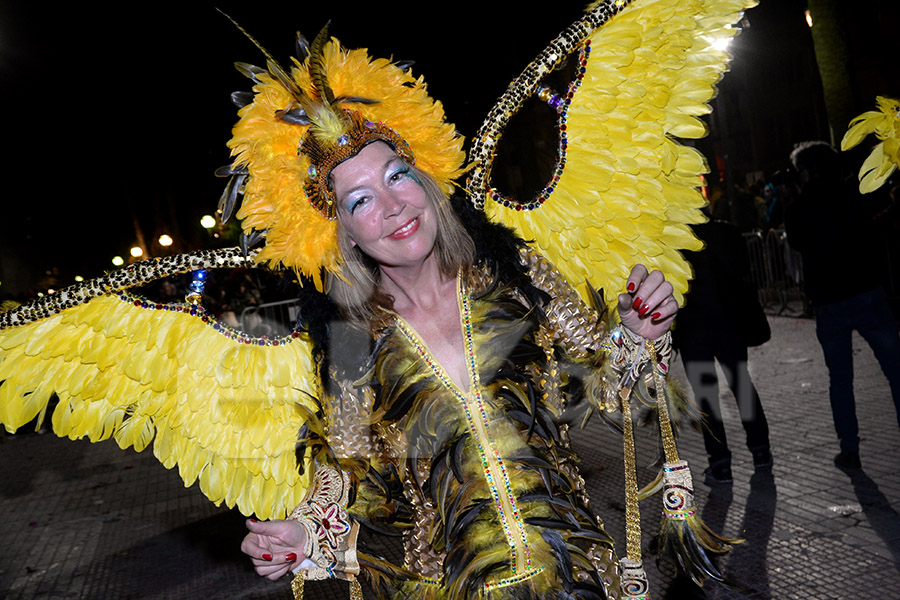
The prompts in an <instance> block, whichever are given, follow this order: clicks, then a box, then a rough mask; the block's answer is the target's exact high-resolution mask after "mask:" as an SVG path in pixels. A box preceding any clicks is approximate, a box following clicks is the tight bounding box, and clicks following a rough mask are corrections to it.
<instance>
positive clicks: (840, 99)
mask: <svg viewBox="0 0 900 600" xmlns="http://www.w3.org/2000/svg"><path fill="white" fill-rule="evenodd" d="M842 3H843V2H842V0H808V2H807V5H808V7H809V13H810V16H812V21H813V26H812V38H813V45H814V47H815V51H816V62H817V63H818V65H819V74H820V76H821V78H822V89H823V92H824V95H825V109H826V111H827V112H828V123H829V126H830V129H831V143H832V144H835V145H838V144H840V141H841V138H843V137H844V133H845V132H846V131H847V125H848V123H849V122H850V120H851V119H852V118H853V117H854V116H855V115H854V114H853V91H852V87H851V80H850V71H849V64H850V53H849V50H848V48H847V34H846V31H845V29H844V20H843V19H842V16H841V13H842V9H841V4H842Z"/></svg>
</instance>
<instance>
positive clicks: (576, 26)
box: [466, 0, 631, 209]
mask: <svg viewBox="0 0 900 600" xmlns="http://www.w3.org/2000/svg"><path fill="white" fill-rule="evenodd" d="M630 3H631V0H605V1H602V2H598V3H597V5H596V6H595V7H594V8H593V9H592V10H591V11H590V12H588V13H586V14H585V15H584V17H582V18H581V19H580V20H578V21H577V22H575V23H573V24H572V25H571V26H570V27H569V28H567V29H566V30H565V31H563V32H562V33H561V34H560V35H559V36H557V38H556V39H554V40H553V41H552V42H550V44H549V45H548V46H547V47H546V48H544V50H543V51H542V52H541V53H540V54H539V55H538V56H537V57H536V58H535V59H534V60H533V61H532V62H531V63H530V64H529V65H528V66H527V67H526V68H525V70H524V71H522V73H521V74H520V75H519V76H518V77H517V78H516V79H515V81H513V82H512V83H511V84H510V86H509V87H508V88H507V90H506V92H505V93H504V94H503V96H501V97H500V99H499V100H498V101H497V102H496V104H494V107H493V108H492V109H491V111H490V112H489V113H488V115H487V118H486V119H485V121H484V124H483V125H482V126H481V128H480V129H479V130H478V133H477V135H476V136H475V137H474V138H473V145H472V150H471V152H470V153H469V158H470V162H471V163H472V164H474V165H475V166H474V167H473V168H472V170H471V171H470V175H469V178H468V180H467V181H466V190H467V191H468V192H469V197H470V199H471V201H472V204H473V205H474V206H475V208H478V209H481V208H483V207H484V203H485V200H486V198H487V196H488V194H489V192H488V190H489V188H490V180H491V168H492V166H493V162H494V157H495V155H496V152H497V144H498V143H499V142H500V137H501V136H502V134H503V130H504V129H505V128H506V126H507V124H509V121H510V119H512V117H513V115H515V114H516V113H517V112H518V111H519V109H521V108H522V104H523V103H524V102H525V101H526V100H527V99H528V98H531V96H532V95H533V94H534V92H535V91H536V90H537V88H538V86H539V85H540V82H541V80H542V79H543V78H544V77H546V76H547V75H548V74H550V73H551V72H552V71H553V70H554V69H555V68H556V67H557V66H558V65H559V64H560V63H561V62H562V61H563V60H564V59H565V58H566V56H569V55H570V54H571V53H572V52H574V51H575V50H576V49H578V47H579V46H580V45H582V44H583V43H584V42H585V40H587V38H588V37H589V36H590V35H591V34H592V33H593V32H594V31H596V30H597V28H599V27H600V26H602V25H603V24H604V23H606V22H607V21H609V20H610V19H611V18H612V17H613V16H615V15H616V14H618V13H619V12H621V11H622V10H623V9H624V8H625V7H626V6H627V5H628V4H630Z"/></svg>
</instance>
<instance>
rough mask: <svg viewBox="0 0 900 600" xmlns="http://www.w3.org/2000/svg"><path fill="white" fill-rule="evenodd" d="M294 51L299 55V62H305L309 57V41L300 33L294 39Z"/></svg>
mask: <svg viewBox="0 0 900 600" xmlns="http://www.w3.org/2000/svg"><path fill="white" fill-rule="evenodd" d="M294 51H295V52H296V53H297V60H299V61H300V62H303V61H305V60H306V57H307V56H309V40H308V39H306V36H304V35H303V34H302V33H300V32H299V31H298V32H297V36H296V37H295V38H294Z"/></svg>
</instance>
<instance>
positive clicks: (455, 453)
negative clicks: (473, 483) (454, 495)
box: [449, 433, 469, 483]
mask: <svg viewBox="0 0 900 600" xmlns="http://www.w3.org/2000/svg"><path fill="white" fill-rule="evenodd" d="M468 438H469V434H468V433H466V434H463V435H462V436H461V437H460V438H459V439H458V440H456V441H455V442H453V448H451V450H450V453H449V457H450V469H451V470H452V471H453V476H454V477H456V481H458V482H459V483H462V482H463V473H462V458H463V457H462V455H463V449H464V448H465V446H464V444H465V441H466V440H467V439H468Z"/></svg>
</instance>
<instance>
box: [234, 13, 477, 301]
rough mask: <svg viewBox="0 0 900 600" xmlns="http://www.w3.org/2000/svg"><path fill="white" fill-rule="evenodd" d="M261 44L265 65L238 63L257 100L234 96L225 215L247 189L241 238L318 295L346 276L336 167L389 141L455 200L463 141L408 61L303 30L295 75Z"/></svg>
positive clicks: (241, 215) (262, 259)
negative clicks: (257, 243)
mask: <svg viewBox="0 0 900 600" xmlns="http://www.w3.org/2000/svg"><path fill="white" fill-rule="evenodd" d="M242 31H243V30H242ZM245 33H246V32H245ZM248 37H250V36H249V35H248ZM250 39H251V40H253V38H252V37H251V38H250ZM254 43H255V44H256V45H257V46H258V47H259V48H260V49H261V50H262V51H263V53H264V54H265V56H266V59H267V68H266V69H261V68H258V67H254V66H251V65H247V64H243V63H238V64H237V67H238V70H240V71H241V72H242V73H244V74H245V75H247V76H248V77H249V78H251V79H252V80H253V81H254V83H255V85H254V87H253V92H252V94H250V93H236V94H234V95H233V100H234V101H235V103H236V104H238V105H239V106H241V107H242V108H241V110H240V111H239V113H238V115H239V116H240V119H239V121H238V123H237V125H236V126H235V127H234V130H233V137H232V139H231V140H230V141H229V142H228V146H229V148H231V152H232V156H235V160H234V163H233V164H232V165H231V166H230V167H226V168H225V169H223V170H220V174H222V175H231V176H232V180H231V182H230V183H229V185H228V186H227V188H226V190H225V192H224V194H223V196H222V201H221V203H220V207H219V208H220V211H221V213H222V215H221V217H222V220H223V221H225V220H227V219H228V218H229V217H230V216H231V213H232V212H233V210H234V206H235V204H236V202H237V198H238V196H239V195H240V194H241V193H243V200H242V202H241V206H240V209H239V210H238V211H237V217H238V218H239V219H241V220H242V223H241V226H242V229H243V231H244V241H245V242H246V241H247V240H254V239H256V240H258V239H259V238H260V237H263V238H265V242H266V243H265V247H264V248H262V250H261V251H260V252H259V254H258V256H257V258H256V260H257V261H260V262H267V263H268V264H269V265H270V266H273V267H277V266H279V265H282V266H285V267H288V268H292V269H294V270H295V271H297V272H299V273H302V274H303V275H305V276H307V277H309V278H310V279H312V280H313V281H314V282H315V285H316V287H317V288H319V289H320V290H321V289H323V279H322V278H323V275H324V273H323V269H324V271H328V272H339V270H340V264H341V260H342V257H341V255H340V251H339V249H338V244H337V223H336V221H335V220H334V217H335V206H334V196H333V193H332V192H331V190H330V189H329V187H328V175H329V173H330V172H331V169H333V168H334V167H335V166H336V165H337V164H339V163H340V162H341V161H343V160H346V159H347V158H350V157H351V156H354V155H355V154H356V153H357V152H359V150H361V149H362V148H363V147H364V146H365V145H366V144H368V143H370V142H372V141H375V140H383V141H386V142H388V143H389V144H390V145H391V146H393V147H394V149H395V150H396V151H397V153H398V154H399V155H400V156H401V157H403V158H404V159H405V160H407V161H408V162H410V163H413V162H414V163H415V164H416V166H417V167H418V168H420V169H422V170H424V171H425V172H427V173H428V174H429V175H431V177H432V178H433V179H434V180H435V181H436V182H437V183H438V185H439V186H440V187H441V188H442V189H443V190H444V191H445V192H446V193H448V194H449V193H450V192H451V190H452V182H453V180H454V179H455V178H456V177H458V176H459V175H460V174H461V173H462V164H463V161H464V160H465V154H464V152H463V150H462V145H463V140H462V137H460V136H459V135H458V134H457V133H456V130H455V128H454V127H453V126H452V125H451V124H449V123H447V122H446V121H445V119H444V110H443V106H442V105H441V103H440V102H437V101H435V100H434V99H433V98H431V97H430V96H429V95H428V93H427V91H426V86H425V82H424V80H423V79H422V78H421V77H419V78H415V77H413V76H412V75H411V73H410V70H409V68H408V65H404V64H396V63H393V62H391V61H389V60H386V59H373V58H371V57H369V55H368V53H367V51H366V50H347V49H344V48H343V47H341V45H340V43H339V42H338V41H337V40H336V39H329V37H328V34H327V28H326V29H324V30H323V31H322V32H321V33H320V34H319V35H318V36H317V37H316V39H315V40H314V41H313V43H312V45H309V44H308V43H307V42H306V41H305V40H304V39H303V38H302V36H300V35H299V34H298V44H297V47H298V54H299V59H295V60H294V61H293V66H292V68H291V69H290V71H288V70H286V69H284V68H282V67H281V66H280V65H279V64H278V62H277V61H275V59H274V58H272V57H271V55H269V54H268V53H267V52H266V51H265V50H264V49H262V47H261V46H260V45H259V44H258V43H256V42H255V40H254Z"/></svg>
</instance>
